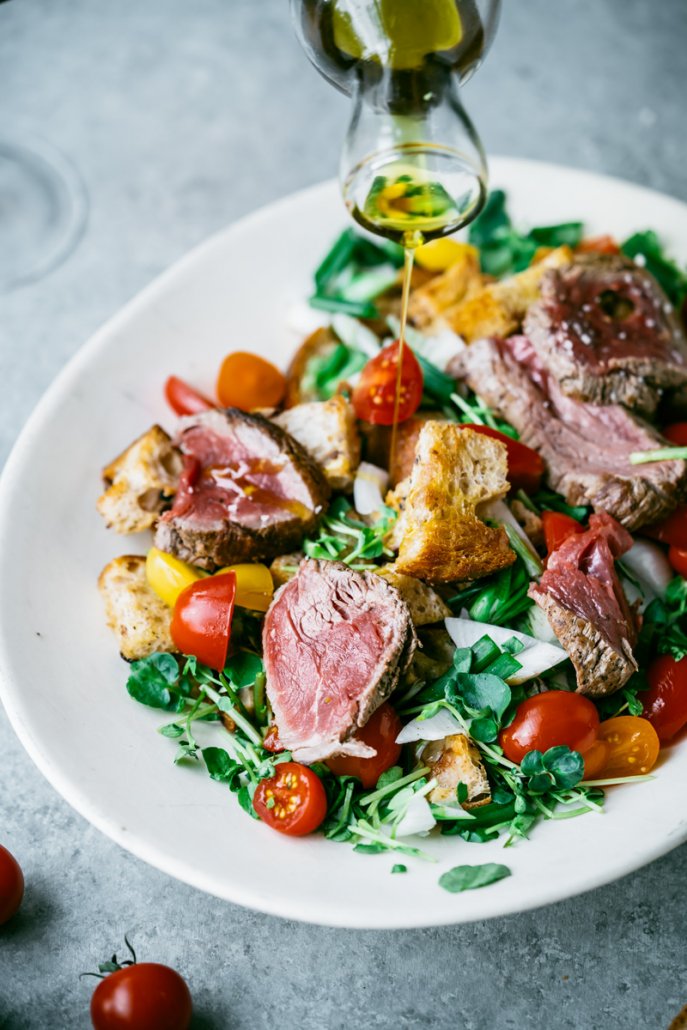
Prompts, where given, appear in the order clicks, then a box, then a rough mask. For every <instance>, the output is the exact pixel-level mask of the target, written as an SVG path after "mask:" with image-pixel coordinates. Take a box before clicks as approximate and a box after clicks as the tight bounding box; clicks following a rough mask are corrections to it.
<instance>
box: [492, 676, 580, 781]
mask: <svg viewBox="0 0 687 1030" xmlns="http://www.w3.org/2000/svg"><path fill="white" fill-rule="evenodd" d="M598 731H599V713H598V712H597V710H596V706H595V705H594V704H593V702H591V701H590V700H589V698H587V697H583V696H582V694H573V693H571V692H570V691H568V690H548V691H546V693H544V694H535V696H534V697H528V698H527V700H526V701H523V702H522V704H520V705H518V709H517V711H516V713H515V718H514V719H513V721H512V723H511V724H510V726H506V728H505V729H503V730H501V733H500V734H499V744H500V745H501V747H502V748H503V753H504V754H505V756H506V758H509V759H510V761H511V762H516V763H517V764H518V765H519V764H520V762H521V761H522V760H523V758H524V757H525V755H526V754H527V752H528V751H548V749H549V748H550V747H558V746H560V745H561V744H567V746H568V747H569V748H570V749H571V750H572V751H579V753H580V754H581V755H584V754H585V753H586V752H587V751H589V749H590V748H591V747H592V745H593V744H594V743H595V741H596V739H597V736H598Z"/></svg>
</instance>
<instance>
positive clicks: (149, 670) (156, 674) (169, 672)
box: [126, 653, 186, 712]
mask: <svg viewBox="0 0 687 1030" xmlns="http://www.w3.org/2000/svg"><path fill="white" fill-rule="evenodd" d="M178 680H179V666H178V665H177V662H176V659H175V658H173V656H172V655H170V654H157V653H156V654H151V655H150V656H149V657H148V658H141V659H140V660H139V661H136V662H132V663H131V668H130V672H129V677H128V679H127V681H126V689H127V691H128V692H129V694H130V696H131V697H133V698H134V700H136V701H139V702H140V703H141V704H143V705H148V707H149V708H163V709H164V710H165V711H168V712H180V711H181V710H182V709H183V708H184V706H185V704H186V702H185V699H184V698H183V697H182V696H180V694H179V692H178V690H177V691H174V690H171V689H170V688H171V687H174V686H175V685H176V683H177V682H178Z"/></svg>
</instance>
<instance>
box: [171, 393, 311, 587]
mask: <svg viewBox="0 0 687 1030" xmlns="http://www.w3.org/2000/svg"><path fill="white" fill-rule="evenodd" d="M176 443H177V446H178V447H179V448H180V449H181V451H182V453H183V455H184V459H185V467H184V472H183V473H182V476H181V482H180V484H179V489H178V491H177V494H176V497H175V498H174V503H173V505H172V507H171V509H170V510H169V511H168V512H166V513H165V514H164V515H163V516H162V518H161V519H160V522H159V524H158V528H157V532H156V536H155V545H156V546H157V547H159V548H160V549H161V550H163V551H167V552H169V553H170V554H174V555H176V556H177V557H178V558H182V559H183V560H184V561H189V562H192V563H193V564H195V565H199V566H201V567H202V568H206V569H211V568H213V567H215V566H217V565H220V566H221V565H230V564H232V563H233V562H241V561H247V560H249V559H261V558H274V557H275V556H276V555H278V554H283V553H284V552H285V551H289V550H294V549H295V548H296V547H297V546H298V545H299V544H300V543H301V540H302V538H303V535H304V534H305V533H308V532H310V530H312V529H313V528H314V526H315V523H316V521H317V516H318V514H319V513H320V512H321V511H322V509H323V507H324V505H325V503H326V501H327V499H328V497H329V486H328V485H327V482H326V480H325V478H324V475H323V473H322V471H321V469H320V467H319V466H318V465H317V464H316V463H315V462H314V461H313V459H312V458H310V457H309V456H308V454H306V452H305V451H304V450H303V448H302V447H301V446H300V444H298V443H296V441H295V440H293V439H292V438H291V437H290V436H289V435H288V433H286V432H284V430H283V429H280V428H279V426H276V425H275V424H274V423H273V422H269V421H268V420H267V419H265V418H262V417H261V416H260V415H249V414H246V413H245V412H243V411H239V410H238V409H236V408H229V409H228V410H226V411H204V412H202V413H201V414H199V415H192V416H189V417H188V418H185V419H183V420H182V422H181V428H180V432H179V435H178V438H177V440H176Z"/></svg>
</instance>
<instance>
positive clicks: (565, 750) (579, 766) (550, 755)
mask: <svg viewBox="0 0 687 1030" xmlns="http://www.w3.org/2000/svg"><path fill="white" fill-rule="evenodd" d="M543 763H544V767H545V768H546V769H547V770H548V771H549V772H550V773H552V774H553V776H554V778H555V780H556V785H557V786H558V787H560V788H561V789H566V788H568V787H574V786H575V785H576V784H578V783H579V782H580V780H581V779H582V777H583V776H584V759H583V758H582V755H581V754H580V753H579V752H578V751H571V750H570V748H569V747H566V746H565V745H561V746H559V747H551V748H549V750H548V751H547V752H546V753H545V754H544V757H543Z"/></svg>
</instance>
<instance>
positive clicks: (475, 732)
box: [470, 716, 499, 744]
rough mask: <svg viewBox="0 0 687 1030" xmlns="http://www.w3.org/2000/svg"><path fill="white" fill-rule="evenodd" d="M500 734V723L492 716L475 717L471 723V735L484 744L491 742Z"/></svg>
mask: <svg viewBox="0 0 687 1030" xmlns="http://www.w3.org/2000/svg"><path fill="white" fill-rule="evenodd" d="M498 735H499V727H498V723H497V722H496V721H495V720H494V719H492V718H491V716H483V717H482V718H481V719H473V720H472V722H471V723H470V736H471V737H472V738H473V740H479V741H480V742H481V743H483V744H490V743H491V742H492V741H493V740H496V738H497V737H498Z"/></svg>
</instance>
